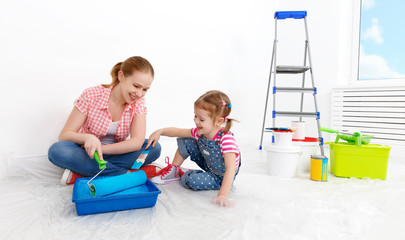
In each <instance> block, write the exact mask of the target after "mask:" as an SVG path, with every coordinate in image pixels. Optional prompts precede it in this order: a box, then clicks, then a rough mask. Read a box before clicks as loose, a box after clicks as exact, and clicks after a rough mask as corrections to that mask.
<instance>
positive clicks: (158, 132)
mask: <svg viewBox="0 0 405 240" xmlns="http://www.w3.org/2000/svg"><path fill="white" fill-rule="evenodd" d="M162 132H163V131H162V129H159V130H156V131H154V132H153V133H152V134H151V135H150V136H149V139H148V144H147V145H146V149H148V148H149V146H150V145H152V147H155V145H156V143H157V142H158V141H159V139H160V135H162Z"/></svg>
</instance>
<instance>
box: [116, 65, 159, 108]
mask: <svg viewBox="0 0 405 240" xmlns="http://www.w3.org/2000/svg"><path fill="white" fill-rule="evenodd" d="M118 79H119V80H120V83H119V87H120V89H121V94H122V97H123V98H124V100H125V102H127V103H129V104H131V103H133V102H135V101H136V100H138V99H140V98H142V97H143V96H145V94H146V92H147V91H148V90H149V88H150V85H152V81H153V77H152V75H151V74H150V73H143V72H138V71H135V72H134V73H133V74H132V75H130V76H124V74H123V72H121V71H119V72H118Z"/></svg>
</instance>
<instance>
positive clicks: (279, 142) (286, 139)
mask: <svg viewBox="0 0 405 240" xmlns="http://www.w3.org/2000/svg"><path fill="white" fill-rule="evenodd" d="M292 136H293V131H278V130H275V131H274V145H275V146H278V147H290V146H291V143H292Z"/></svg>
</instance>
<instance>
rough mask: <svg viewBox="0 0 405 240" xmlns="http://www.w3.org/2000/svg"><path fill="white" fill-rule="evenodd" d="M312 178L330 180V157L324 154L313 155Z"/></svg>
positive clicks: (322, 180) (320, 180) (323, 180)
mask: <svg viewBox="0 0 405 240" xmlns="http://www.w3.org/2000/svg"><path fill="white" fill-rule="evenodd" d="M310 178H311V179H312V180H315V181H319V182H327V181H328V158H327V157H325V156H322V155H311V176H310Z"/></svg>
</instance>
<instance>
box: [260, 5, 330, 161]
mask: <svg viewBox="0 0 405 240" xmlns="http://www.w3.org/2000/svg"><path fill="white" fill-rule="evenodd" d="M287 18H293V19H303V20H304V25H305V35H306V40H305V52H304V64H303V65H302V66H287V65H279V66H277V64H276V62H277V61H276V60H277V21H278V20H284V19H287ZM274 19H275V37H274V42H273V54H272V57H271V64H270V74H269V83H268V86H267V95H266V104H265V107H264V117H263V125H262V133H261V137H260V146H259V149H260V150H261V149H262V144H263V134H264V132H266V128H265V124H266V114H267V103H268V100H269V92H270V86H271V76H272V74H273V78H274V81H273V111H272V118H273V124H272V127H273V128H274V127H276V117H299V120H300V121H302V118H303V117H308V118H315V119H316V121H317V126H318V129H317V130H318V140H319V147H320V149H321V154H322V155H324V148H323V138H322V133H321V131H320V130H319V127H320V126H321V124H320V113H319V111H318V104H317V100H316V95H317V88H316V87H315V81H314V76H313V69H312V62H311V53H310V45H309V37H308V27H307V11H282V12H275V14H274ZM307 59H308V63H309V66H307ZM307 71H309V73H310V74H311V82H312V87H309V88H308V87H307V88H306V87H305V72H307ZM278 74H302V85H301V87H277V85H276V83H277V81H276V80H277V75H278ZM280 92H296V93H301V106H300V111H299V112H292V111H279V110H276V94H277V93H280ZM305 93H312V95H313V96H314V104H315V112H303V108H304V94H305ZM272 142H273V143H274V135H273V136H272Z"/></svg>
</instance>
